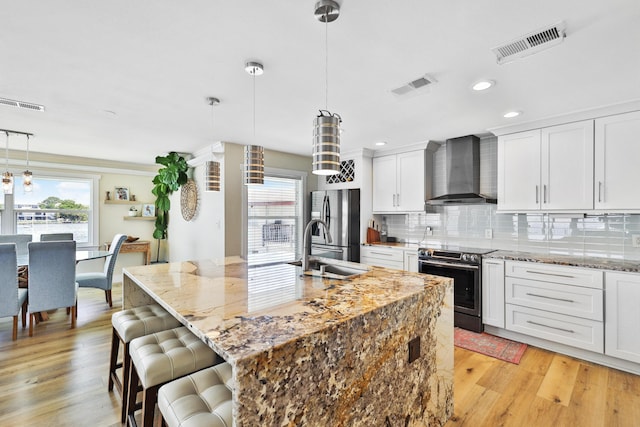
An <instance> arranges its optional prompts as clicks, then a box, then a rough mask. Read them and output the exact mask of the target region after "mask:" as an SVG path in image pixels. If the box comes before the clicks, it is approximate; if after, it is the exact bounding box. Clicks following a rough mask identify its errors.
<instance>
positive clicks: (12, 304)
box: [0, 243, 27, 341]
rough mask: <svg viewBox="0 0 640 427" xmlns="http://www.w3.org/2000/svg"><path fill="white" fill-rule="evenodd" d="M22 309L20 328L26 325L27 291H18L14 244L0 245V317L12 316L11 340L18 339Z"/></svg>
mask: <svg viewBox="0 0 640 427" xmlns="http://www.w3.org/2000/svg"><path fill="white" fill-rule="evenodd" d="M21 308H22V327H23V328H24V327H25V325H26V323H27V290H26V289H18V265H17V257H16V244H15V243H1V244H0V317H8V316H13V340H14V341H15V340H16V338H18V314H19V313H20V309H21Z"/></svg>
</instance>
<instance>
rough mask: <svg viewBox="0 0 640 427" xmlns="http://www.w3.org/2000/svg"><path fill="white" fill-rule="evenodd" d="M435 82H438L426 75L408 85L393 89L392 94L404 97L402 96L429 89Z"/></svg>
mask: <svg viewBox="0 0 640 427" xmlns="http://www.w3.org/2000/svg"><path fill="white" fill-rule="evenodd" d="M435 82H436V80H435V79H434V78H433V77H429V76H428V75H426V74H425V75H424V76H422V77H419V78H417V79H415V80H413V81H411V82H409V83H407V84H406V85H403V86H400V87H398V88H395V89H392V90H391V92H393V93H394V94H395V95H398V96H402V95H406V94H408V93H411V92H414V91H417V90H419V89H422V88H425V87H428V86H430V85H432V84H434V83H435Z"/></svg>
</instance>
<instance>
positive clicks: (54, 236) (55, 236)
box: [40, 233, 73, 242]
mask: <svg viewBox="0 0 640 427" xmlns="http://www.w3.org/2000/svg"><path fill="white" fill-rule="evenodd" d="M54 240H73V233H46V234H41V235H40V241H41V242H52V241H54Z"/></svg>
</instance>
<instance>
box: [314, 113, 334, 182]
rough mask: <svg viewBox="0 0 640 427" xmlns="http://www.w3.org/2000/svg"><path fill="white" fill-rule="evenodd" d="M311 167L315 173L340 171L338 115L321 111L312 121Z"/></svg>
mask: <svg viewBox="0 0 640 427" xmlns="http://www.w3.org/2000/svg"><path fill="white" fill-rule="evenodd" d="M312 155H313V169H312V172H313V173H314V174H316V175H335V174H338V173H340V116H338V115H337V114H331V115H328V116H325V115H323V114H322V113H321V114H320V115H319V116H318V117H316V119H315V120H314V121H313V154H312Z"/></svg>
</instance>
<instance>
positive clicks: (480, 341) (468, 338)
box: [453, 328, 527, 365]
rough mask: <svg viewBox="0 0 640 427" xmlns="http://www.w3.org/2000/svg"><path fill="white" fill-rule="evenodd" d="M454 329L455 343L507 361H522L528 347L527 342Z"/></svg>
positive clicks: (516, 362) (517, 362)
mask: <svg viewBox="0 0 640 427" xmlns="http://www.w3.org/2000/svg"><path fill="white" fill-rule="evenodd" d="M453 329H454V334H453V337H454V342H453V343H454V345H455V346H456V347H461V348H464V349H467V350H471V351H475V352H476V353H480V354H484V355H487V356H491V357H495V358H496V359H500V360H504V361H506V362H511V363H515V364H516V365H517V364H519V363H520V359H521V358H522V355H523V354H524V352H525V350H526V349H527V345H526V344H522V343H519V342H515V341H511V340H508V339H505V338H500V337H496V336H494V335H489V334H486V333H481V334H478V333H475V332H471V331H467V330H466V329H460V328H453Z"/></svg>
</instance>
